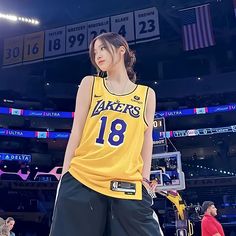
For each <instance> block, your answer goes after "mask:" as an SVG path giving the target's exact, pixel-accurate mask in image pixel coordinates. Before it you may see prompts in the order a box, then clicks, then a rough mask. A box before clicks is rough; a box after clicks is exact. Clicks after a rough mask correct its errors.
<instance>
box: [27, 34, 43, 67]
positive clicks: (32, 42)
mask: <svg viewBox="0 0 236 236" xmlns="http://www.w3.org/2000/svg"><path fill="white" fill-rule="evenodd" d="M43 52H44V32H43V31H41V32H37V33H33V34H26V35H25V37H24V60H23V61H24V62H28V61H36V60H40V59H43Z"/></svg>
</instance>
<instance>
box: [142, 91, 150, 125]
mask: <svg viewBox="0 0 236 236" xmlns="http://www.w3.org/2000/svg"><path fill="white" fill-rule="evenodd" d="M148 91H149V87H147V89H146V95H145V101H144V109H143V120H144V123H145V125H146V126H147V127H148V122H147V118H146V110H147V102H148Z"/></svg>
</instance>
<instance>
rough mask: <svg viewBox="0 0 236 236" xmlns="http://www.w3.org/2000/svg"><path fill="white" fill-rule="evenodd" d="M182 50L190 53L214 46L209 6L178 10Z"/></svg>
mask: <svg viewBox="0 0 236 236" xmlns="http://www.w3.org/2000/svg"><path fill="white" fill-rule="evenodd" d="M180 14H181V19H182V31H183V43H184V50H185V51H190V50H195V49H198V48H205V47H209V46H213V45H214V44H215V40H214V35H213V31H212V24H211V16H210V9H209V4H205V5H201V6H196V7H192V8H188V9H182V10H180Z"/></svg>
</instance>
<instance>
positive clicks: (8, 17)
mask: <svg viewBox="0 0 236 236" xmlns="http://www.w3.org/2000/svg"><path fill="white" fill-rule="evenodd" d="M0 18H2V19H6V20H10V21H21V22H25V23H29V24H33V25H38V24H39V21H38V20H36V19H31V18H27V17H20V16H16V15H9V14H4V13H1V12H0Z"/></svg>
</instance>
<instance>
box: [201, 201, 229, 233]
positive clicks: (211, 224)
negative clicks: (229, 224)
mask: <svg viewBox="0 0 236 236" xmlns="http://www.w3.org/2000/svg"><path fill="white" fill-rule="evenodd" d="M202 212H203V213H204V216H203V218H202V222H201V228H202V236H225V234H224V230H223V227H222V226H221V224H220V222H219V221H218V220H217V219H216V218H215V216H216V215H217V208H216V207H215V204H214V202H212V201H205V202H203V204H202Z"/></svg>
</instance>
